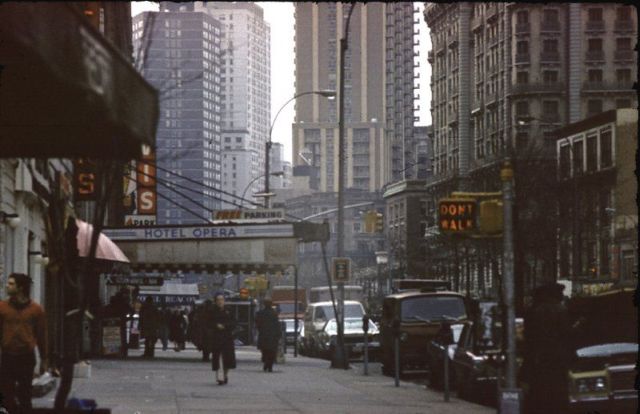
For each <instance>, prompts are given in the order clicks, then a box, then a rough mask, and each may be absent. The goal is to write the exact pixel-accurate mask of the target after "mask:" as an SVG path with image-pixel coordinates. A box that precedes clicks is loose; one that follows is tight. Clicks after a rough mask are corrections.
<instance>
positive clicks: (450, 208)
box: [438, 198, 477, 234]
mask: <svg viewBox="0 0 640 414" xmlns="http://www.w3.org/2000/svg"><path fill="white" fill-rule="evenodd" d="M476 206H477V205H476V201H475V200H473V199H463V198H448V199H442V200H440V203H439V206H438V207H439V208H438V226H439V227H440V231H441V232H443V233H448V234H468V233H472V232H474V231H476V215H477V213H476Z"/></svg>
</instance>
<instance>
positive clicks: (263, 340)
mask: <svg viewBox="0 0 640 414" xmlns="http://www.w3.org/2000/svg"><path fill="white" fill-rule="evenodd" d="M256 328H258V349H259V350H260V352H262V362H263V363H264V365H263V366H262V370H263V371H265V372H267V371H268V372H273V363H274V362H275V359H276V353H277V351H278V342H279V340H280V336H281V332H280V323H279V321H278V315H277V314H276V311H275V310H274V309H273V302H272V301H271V299H265V300H264V309H262V310H261V311H259V312H258V313H257V314H256Z"/></svg>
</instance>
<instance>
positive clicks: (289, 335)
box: [282, 318, 304, 345]
mask: <svg viewBox="0 0 640 414" xmlns="http://www.w3.org/2000/svg"><path fill="white" fill-rule="evenodd" d="M282 321H284V323H285V324H286V329H287V332H286V338H285V339H286V341H287V345H293V343H294V339H295V337H296V336H297V335H299V333H300V329H302V326H303V325H304V322H303V321H302V320H301V319H299V320H298V332H296V331H295V319H293V318H291V319H282Z"/></svg>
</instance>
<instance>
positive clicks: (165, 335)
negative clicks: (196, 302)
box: [159, 309, 171, 351]
mask: <svg viewBox="0 0 640 414" xmlns="http://www.w3.org/2000/svg"><path fill="white" fill-rule="evenodd" d="M170 315H171V313H170V312H169V310H168V309H163V310H162V311H161V313H160V333H159V335H160V341H161V342H162V350H163V351H166V350H167V348H168V347H169V317H170Z"/></svg>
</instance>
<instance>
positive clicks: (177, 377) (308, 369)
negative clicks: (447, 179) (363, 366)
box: [34, 347, 494, 414]
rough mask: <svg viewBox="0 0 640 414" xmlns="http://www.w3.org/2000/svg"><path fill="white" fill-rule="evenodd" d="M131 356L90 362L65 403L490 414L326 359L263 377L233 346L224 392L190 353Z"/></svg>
mask: <svg viewBox="0 0 640 414" xmlns="http://www.w3.org/2000/svg"><path fill="white" fill-rule="evenodd" d="M132 354H133V356H131V357H130V358H129V359H128V360H95V361H92V373H91V378H88V379H84V378H76V379H74V384H73V391H72V395H70V397H71V396H75V397H77V398H91V399H95V400H96V401H97V403H98V406H99V407H100V408H103V407H105V408H111V409H112V413H113V414H170V413H171V414H191V413H194V414H195V413H214V412H215V413H227V412H229V413H248V412H252V413H255V412H260V413H271V412H273V413H362V414H377V413H380V414H382V413H385V414H386V413H424V412H425V411H428V412H430V413H442V414H448V413H451V414H453V413H469V414H472V413H473V414H475V413H493V412H494V410H492V409H490V408H487V407H483V406H480V405H476V404H472V403H469V402H466V401H462V400H458V399H456V398H452V399H451V402H449V403H445V402H444V401H443V397H442V394H441V393H437V392H434V391H431V390H426V389H425V387H423V386H419V385H416V384H413V383H409V382H401V384H400V387H399V388H396V387H394V382H393V378H388V377H383V376H381V375H380V374H379V373H375V372H372V375H370V376H367V377H365V376H364V375H362V372H361V370H360V369H359V368H355V369H350V370H335V369H329V362H328V361H325V360H320V359H313V358H306V357H302V356H299V357H297V358H294V357H293V355H291V354H289V355H287V359H286V363H285V364H283V365H277V366H276V367H275V369H274V372H273V373H272V374H268V373H264V372H263V371H262V364H261V363H260V354H259V352H258V351H257V350H256V349H255V348H254V347H239V348H237V350H236V357H237V360H238V364H237V365H238V368H237V369H235V370H232V371H231V372H230V374H229V384H228V385H224V386H218V385H217V384H216V381H215V374H214V372H213V371H212V370H211V365H210V363H205V362H202V361H200V354H199V353H198V352H197V351H195V350H193V349H187V350H186V351H182V352H174V351H172V350H170V351H162V350H161V349H156V358H155V359H154V360H145V359H142V358H140V357H139V356H137V355H139V354H141V351H133V352H132ZM377 371H379V368H378V369H377ZM54 396H55V391H52V392H51V393H49V394H48V395H47V396H46V397H44V398H40V399H34V406H36V407H51V406H52V405H53V399H54Z"/></svg>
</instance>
